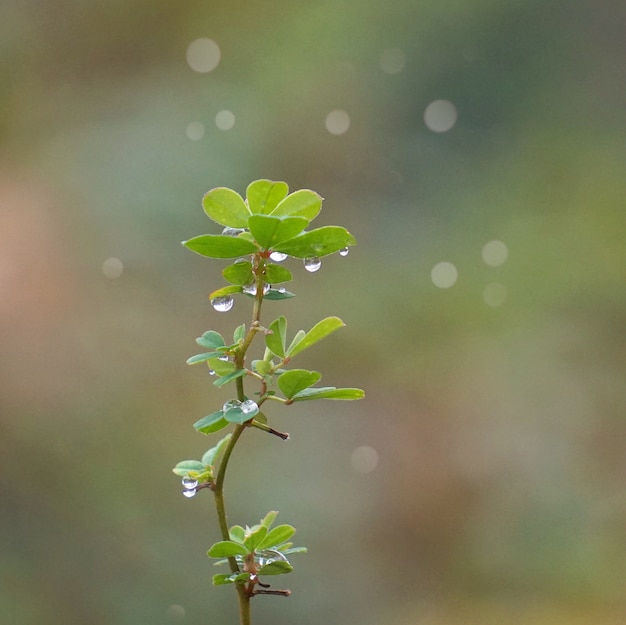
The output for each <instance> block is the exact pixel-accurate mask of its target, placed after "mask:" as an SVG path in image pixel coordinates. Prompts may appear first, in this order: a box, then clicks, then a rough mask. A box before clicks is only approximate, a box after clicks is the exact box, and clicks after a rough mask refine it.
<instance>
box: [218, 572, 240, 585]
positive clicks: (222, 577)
mask: <svg viewBox="0 0 626 625" xmlns="http://www.w3.org/2000/svg"><path fill="white" fill-rule="evenodd" d="M234 583H235V580H234V579H232V577H231V576H230V575H226V574H225V573H218V574H217V575H214V576H213V586H224V585H225V584H234Z"/></svg>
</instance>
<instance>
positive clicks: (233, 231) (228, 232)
mask: <svg viewBox="0 0 626 625" xmlns="http://www.w3.org/2000/svg"><path fill="white" fill-rule="evenodd" d="M242 232H245V230H244V229H243V228H231V227H229V226H226V228H224V230H222V235H223V236H225V237H236V236H239V235H240V234H241V233H242Z"/></svg>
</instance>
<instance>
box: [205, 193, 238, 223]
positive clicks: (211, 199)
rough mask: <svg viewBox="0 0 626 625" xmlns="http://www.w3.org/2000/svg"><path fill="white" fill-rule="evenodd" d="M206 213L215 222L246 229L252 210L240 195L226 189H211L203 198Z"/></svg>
mask: <svg viewBox="0 0 626 625" xmlns="http://www.w3.org/2000/svg"><path fill="white" fill-rule="evenodd" d="M202 208H204V212H205V213H206V214H207V215H208V216H209V217H210V218H211V219H212V220H213V221H215V222H217V223H218V224H221V225H222V226H229V227H231V228H246V227H247V225H248V217H249V216H250V210H249V209H248V207H247V206H246V203H245V202H244V201H243V199H242V197H241V196H240V195H239V193H237V192H235V191H233V190H232V189H228V188H226V187H217V188H216V189H211V190H210V191H209V192H208V193H206V194H205V196H204V197H203V198H202Z"/></svg>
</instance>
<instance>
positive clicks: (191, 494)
mask: <svg viewBox="0 0 626 625" xmlns="http://www.w3.org/2000/svg"><path fill="white" fill-rule="evenodd" d="M195 494H196V489H195V488H194V489H193V490H184V491H183V495H185V497H194V496H195Z"/></svg>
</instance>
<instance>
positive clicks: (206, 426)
mask: <svg viewBox="0 0 626 625" xmlns="http://www.w3.org/2000/svg"><path fill="white" fill-rule="evenodd" d="M227 425H228V421H226V419H224V411H223V410H218V411H217V412H213V413H211V414H210V415H207V416H206V417H202V419H200V420H199V421H196V422H195V423H194V424H193V427H194V428H195V429H196V430H197V431H198V432H202V434H211V433H212V432H219V430H221V429H222V428H225V427H226V426H227Z"/></svg>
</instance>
